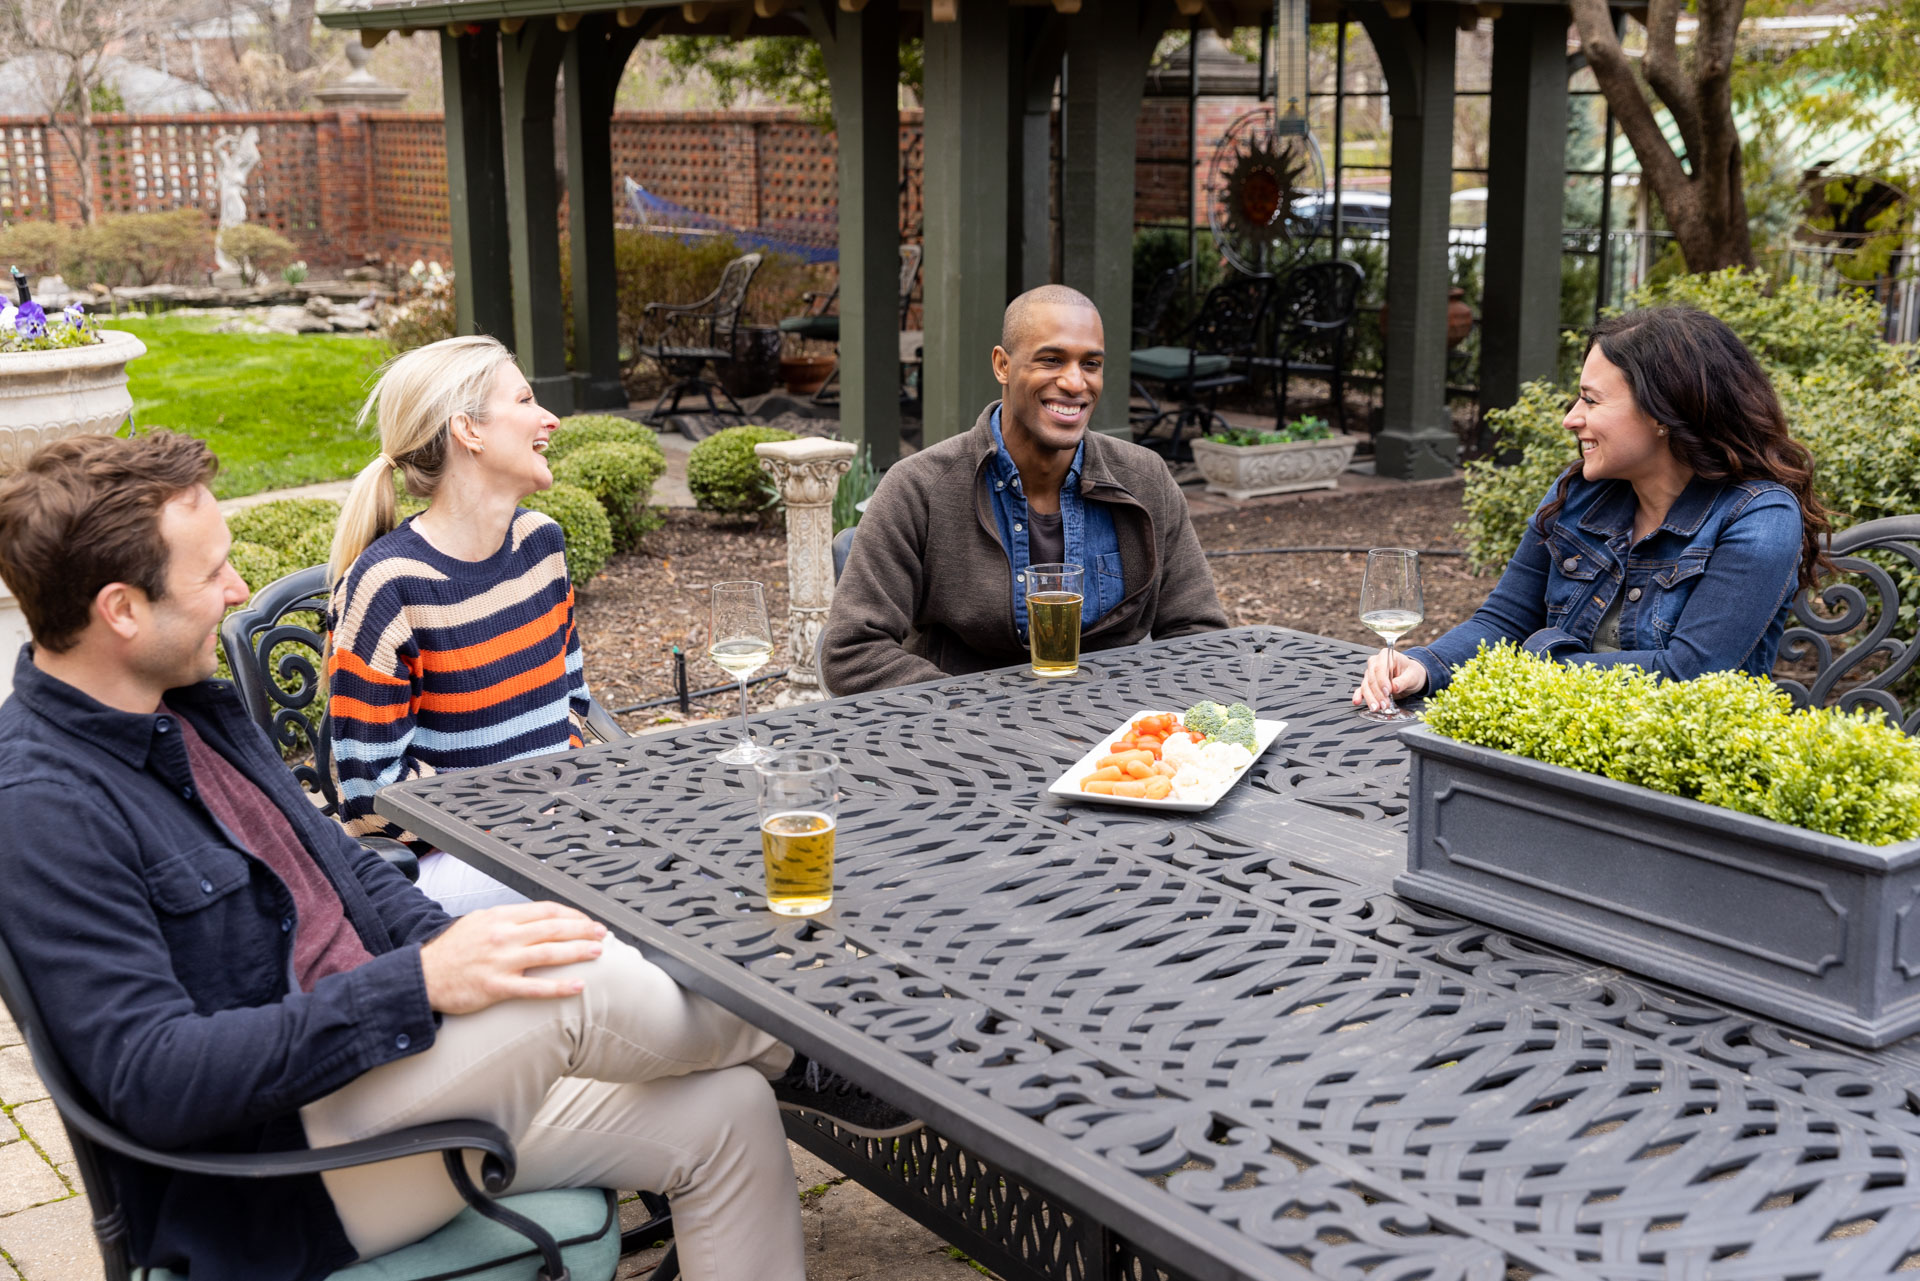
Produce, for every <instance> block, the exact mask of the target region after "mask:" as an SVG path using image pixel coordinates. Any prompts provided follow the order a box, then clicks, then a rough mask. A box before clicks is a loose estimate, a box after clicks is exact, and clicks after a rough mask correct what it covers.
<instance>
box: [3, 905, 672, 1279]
mask: <svg viewBox="0 0 1920 1281" xmlns="http://www.w3.org/2000/svg"><path fill="white" fill-rule="evenodd" d="M0 1002H4V1003H5V1005H6V1008H7V1010H8V1011H10V1012H11V1013H12V1015H13V1019H14V1022H15V1023H17V1024H19V1026H20V1032H21V1034H22V1035H23V1036H24V1037H25V1038H26V1042H27V1050H28V1053H29V1054H31V1055H32V1057H33V1066H34V1070H35V1071H36V1072H38V1073H39V1075H40V1079H41V1081H43V1082H44V1083H45V1084H46V1087H47V1093H48V1094H49V1095H50V1096H51V1097H52V1099H53V1105H54V1107H55V1108H56V1109H57V1110H58V1111H59V1113H60V1120H61V1123H62V1124H63V1125H64V1126H65V1127H66V1131H67V1135H68V1137H69V1138H70V1139H71V1140H72V1144H73V1157H74V1163H75V1165H77V1166H78V1167H79V1170H80V1178H81V1182H82V1183H83V1184H84V1185H85V1187H86V1192H87V1197H88V1199H89V1201H90V1203H91V1204H90V1207H89V1208H90V1209H91V1210H92V1212H93V1231H94V1236H95V1239H96V1242H97V1244H98V1245H99V1247H100V1258H101V1261H102V1263H103V1264H104V1266H105V1272H106V1277H107V1281H188V1278H185V1277H184V1276H182V1275H180V1274H177V1273H173V1272H170V1271H168V1270H167V1269H165V1268H147V1267H137V1266H134V1265H133V1264H132V1263H131V1261H130V1260H129V1259H128V1258H127V1246H128V1242H127V1222H126V1218H125V1216H124V1215H123V1214H122V1212H121V1208H120V1198H119V1194H118V1190H117V1188H116V1186H115V1183H114V1179H113V1177H112V1176H111V1174H110V1173H109V1168H108V1163H109V1161H110V1160H112V1159H113V1158H118V1161H117V1162H116V1163H125V1162H132V1163H137V1164H139V1165H145V1166H152V1167H156V1168H159V1169H163V1170H176V1171H179V1172H181V1173H185V1174H197V1175H207V1176H212V1177H216V1178H229V1179H274V1178H288V1177H291V1176H295V1175H303V1174H315V1173H318V1172H319V1171H322V1170H341V1169H346V1168H348V1167H350V1166H357V1165H370V1164H372V1163H373V1162H375V1161H387V1160H391V1159H393V1158H395V1157H402V1156H414V1155H417V1154H419V1153H423V1152H439V1153H441V1154H442V1155H443V1158H444V1159H445V1161H446V1166H447V1174H448V1177H450V1178H451V1179H452V1180H453V1184H454V1186H455V1187H456V1188H457V1189H459V1192H460V1196H461V1198H462V1199H463V1200H464V1201H466V1203H467V1207H468V1208H467V1209H465V1210H462V1211H461V1212H460V1214H459V1215H458V1216H456V1217H455V1218H454V1219H453V1220H452V1222H450V1223H448V1224H447V1225H446V1226H445V1227H443V1228H441V1229H440V1230H439V1231H438V1232H435V1233H433V1234H432V1235H430V1236H427V1237H425V1238H423V1239H422V1240H419V1241H416V1242H414V1243H413V1244H411V1245H406V1246H402V1247H401V1248H400V1249H398V1250H394V1251H392V1252H391V1253H388V1254H384V1255H381V1256H379V1257H377V1258H374V1259H369V1260H366V1261H364V1262H361V1263H358V1264H355V1265H353V1266H351V1267H348V1268H346V1269H343V1270H342V1271H339V1272H336V1273H334V1274H333V1276H334V1277H335V1278H337V1281H432V1279H434V1278H444V1277H456V1276H471V1275H475V1274H484V1275H486V1276H488V1277H491V1278H497V1279H499V1281H506V1279H507V1278H513V1279H514V1281H535V1278H543V1279H544V1281H609V1279H610V1278H611V1277H612V1276H613V1273H614V1269H615V1267H616V1265H617V1264H618V1263H619V1257H620V1251H621V1248H622V1244H621V1235H620V1214H619V1207H618V1206H617V1205H616V1204H615V1202H614V1194H613V1193H612V1192H611V1191H608V1190H607V1189H605V1188H572V1189H560V1190H555V1191H548V1192H525V1193H521V1194H519V1195H516V1196H498V1195H497V1194H498V1193H500V1192H501V1191H503V1190H504V1189H505V1188H506V1187H507V1186H508V1185H509V1184H511V1183H512V1182H513V1174H514V1151H513V1144H512V1142H511V1141H510V1140H509V1139H508V1138H507V1135H506V1133H505V1132H504V1131H502V1130H501V1129H500V1128H499V1127H498V1126H496V1125H492V1124H490V1123H489V1122H486V1121H441V1122H436V1123H433V1124H430V1125H415V1126H409V1127H407V1128H406V1129H404V1130H396V1131H394V1132H393V1133H391V1134H383V1135H380V1136H378V1137H376V1138H371V1139H362V1140H360V1141H358V1142H355V1143H342V1144H336V1145H334V1146H331V1147H322V1148H313V1149H310V1150H306V1151H293V1152H246V1153H228V1152H178V1151H168V1152H161V1151H157V1150H155V1149H153V1148H149V1147H146V1146H145V1145H143V1144H140V1143H137V1142H135V1141H134V1140H133V1139H132V1138H131V1137H129V1136H128V1135H127V1134H126V1132H125V1131H123V1130H121V1129H120V1128H119V1127H118V1126H116V1125H113V1124H112V1123H110V1122H109V1121H107V1120H106V1119H105V1118H104V1117H103V1116H102V1115H101V1114H100V1110H99V1108H98V1107H97V1106H96V1105H95V1104H94V1102H93V1100H92V1099H91V1098H89V1097H88V1096H87V1094H86V1092H85V1091H83V1090H82V1089H81V1088H80V1085H79V1083H78V1082H76V1081H75V1080H74V1078H73V1077H72V1075H71V1074H70V1073H69V1072H68V1070H67V1065H66V1062H65V1060H64V1059H62V1058H61V1056H60V1053H59V1051H58V1049H57V1048H56V1047H55V1046H54V1044H53V1039H52V1037H51V1036H49V1035H48V1032H47V1025H46V1020H45V1019H44V1018H43V1017H42V1016H41V1013H40V1007H39V1005H38V1004H36V1003H35V1001H34V999H33V992H32V990H31V989H30V988H29V987H28V986H27V982H26V979H25V977H24V976H23V975H22V974H21V972H20V967H19V965H18V964H17V963H16V962H15V960H14V957H13V953H12V951H11V950H9V948H8V947H7V945H6V942H5V939H4V936H3V934H0ZM469 1151H470V1152H479V1153H481V1154H482V1160H481V1183H482V1184H483V1185H484V1187H475V1186H474V1184H473V1181H472V1180H471V1179H470V1178H469V1177H468V1175H467V1167H466V1162H465V1161H464V1160H462V1158H461V1153H462V1152H469ZM109 1154H111V1156H109ZM662 1268H663V1269H664V1270H658V1271H656V1272H655V1274H654V1276H655V1278H657V1281H669V1279H670V1278H672V1277H674V1276H677V1275H678V1271H679V1269H678V1262H677V1259H675V1258H674V1257H673V1256H672V1254H671V1252H670V1253H669V1257H668V1259H667V1260H666V1261H664V1262H663V1264H662Z"/></svg>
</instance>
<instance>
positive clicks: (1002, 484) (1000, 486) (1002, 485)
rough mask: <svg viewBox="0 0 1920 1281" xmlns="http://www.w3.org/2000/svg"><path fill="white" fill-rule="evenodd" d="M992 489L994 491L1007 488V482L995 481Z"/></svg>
mask: <svg viewBox="0 0 1920 1281" xmlns="http://www.w3.org/2000/svg"><path fill="white" fill-rule="evenodd" d="M993 487H994V488H995V489H1005V488H1006V487H1007V482H1006V481H1004V480H996V481H994V482H993Z"/></svg>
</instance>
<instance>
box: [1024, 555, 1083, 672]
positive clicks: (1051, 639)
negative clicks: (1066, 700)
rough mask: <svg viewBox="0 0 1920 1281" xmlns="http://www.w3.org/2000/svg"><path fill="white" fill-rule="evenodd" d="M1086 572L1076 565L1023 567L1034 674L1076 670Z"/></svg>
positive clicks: (1078, 660) (1078, 664) (1078, 662)
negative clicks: (1024, 568)
mask: <svg viewBox="0 0 1920 1281" xmlns="http://www.w3.org/2000/svg"><path fill="white" fill-rule="evenodd" d="M1086 574H1087V571H1086V570H1084V569H1082V568H1081V567H1080V566H1078V565H1029V566H1027V644H1028V647H1029V648H1030V649H1031V650H1032V652H1033V674H1034V675H1035V676H1071V675H1073V674H1074V673H1075V672H1077V671H1079V670H1080V603H1081V601H1083V600H1084V599H1086V593H1085V590H1084V588H1085V585H1086Z"/></svg>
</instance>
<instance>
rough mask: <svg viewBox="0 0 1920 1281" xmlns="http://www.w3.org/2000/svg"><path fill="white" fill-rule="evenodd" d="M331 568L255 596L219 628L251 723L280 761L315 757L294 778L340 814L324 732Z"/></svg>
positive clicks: (298, 574)
mask: <svg viewBox="0 0 1920 1281" xmlns="http://www.w3.org/2000/svg"><path fill="white" fill-rule="evenodd" d="M326 614H327V567H326V566H325V565H315V566H313V567H312V568H310V569H300V570H295V571H294V572H293V573H291V574H288V575H287V576H286V577H285V578H280V579H276V580H274V581H273V582H271V583H268V584H267V585H266V586H265V587H262V588H260V589H259V590H258V591H256V592H254V594H253V599H251V600H250V601H248V602H247V603H246V604H245V605H243V606H241V607H240V608H239V609H236V610H234V611H233V612H232V613H231V614H228V615H227V618H226V621H225V622H223V623H221V624H220V647H221V649H222V650H223V651H224V652H225V654H226V656H227V666H228V667H229V668H231V669H232V671H233V683H234V685H235V687H236V688H237V689H238V690H239V691H240V698H241V701H243V702H244V703H245V704H246V706H247V714H248V715H249V716H251V717H252V718H253V721H254V724H256V725H258V726H260V728H262V729H264V730H266V731H267V736H268V737H269V738H271V739H272V740H273V744H274V746H275V747H277V748H279V749H280V752H281V755H282V756H288V755H289V754H291V755H292V756H294V757H298V756H300V755H301V754H303V753H311V754H312V759H311V760H302V761H299V762H298V763H296V764H295V765H293V767H292V768H293V776H294V777H295V778H297V779H299V780H300V786H302V787H303V788H305V789H306V790H307V791H308V792H310V793H312V794H314V795H316V796H319V797H322V798H323V799H324V800H325V802H326V803H325V804H324V805H323V806H321V809H322V810H323V811H324V812H325V813H328V814H334V815H337V814H338V813H339V811H340V796H339V794H338V793H337V792H336V791H334V786H333V768H332V767H333V756H332V748H331V745H330V743H329V735H328V733H327V714H326V713H327V681H326V652H327V637H326Z"/></svg>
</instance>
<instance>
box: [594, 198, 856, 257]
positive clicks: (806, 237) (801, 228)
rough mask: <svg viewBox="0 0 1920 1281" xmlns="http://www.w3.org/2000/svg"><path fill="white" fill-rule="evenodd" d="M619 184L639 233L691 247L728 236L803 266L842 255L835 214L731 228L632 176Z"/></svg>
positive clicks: (628, 211) (838, 224)
mask: <svg viewBox="0 0 1920 1281" xmlns="http://www.w3.org/2000/svg"><path fill="white" fill-rule="evenodd" d="M621 181H622V182H623V183H624V184H625V185H626V190H627V214H628V217H629V219H630V222H629V225H630V226H632V227H634V228H636V229H638V230H640V231H651V232H654V233H656V234H658V235H663V236H673V237H676V238H677V239H680V240H683V241H686V242H688V243H692V242H693V241H695V240H697V239H700V238H703V237H707V236H726V237H728V238H729V239H731V240H732V241H733V242H734V243H735V244H736V245H739V246H740V247H741V248H742V249H743V250H744V249H760V250H765V251H767V252H770V253H778V254H785V255H787V256H788V257H790V258H798V259H799V260H800V261H802V262H834V261H836V260H838V259H839V257H840V222H839V218H838V216H837V215H836V214H835V213H833V212H831V211H829V212H826V213H819V214H812V215H809V216H808V217H804V218H793V219H787V220H785V221H782V222H776V223H768V224H766V225H764V226H760V227H753V228H746V227H730V226H728V225H727V224H726V223H724V222H722V221H720V219H718V218H716V217H714V216H713V215H712V214H703V213H695V212H694V211H693V210H691V209H688V208H687V207H686V206H684V205H676V204H674V203H673V202H672V201H671V200H662V199H661V198H660V197H658V196H656V195H654V194H653V193H652V192H651V191H648V190H647V189H646V188H645V187H643V186H641V185H640V184H639V183H637V182H635V181H634V180H633V179H631V178H623V179H621Z"/></svg>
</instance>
